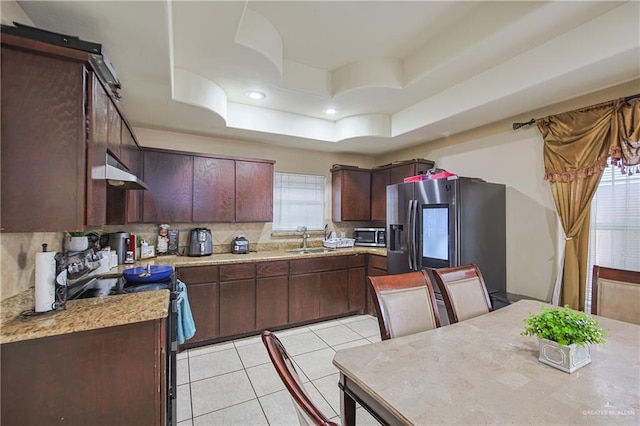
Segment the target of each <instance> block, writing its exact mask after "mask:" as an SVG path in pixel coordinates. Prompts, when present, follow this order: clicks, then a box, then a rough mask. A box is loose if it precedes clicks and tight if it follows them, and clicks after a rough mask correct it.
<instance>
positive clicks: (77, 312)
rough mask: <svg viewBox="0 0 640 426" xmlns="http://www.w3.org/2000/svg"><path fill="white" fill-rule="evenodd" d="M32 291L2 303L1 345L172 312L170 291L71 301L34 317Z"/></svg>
mask: <svg viewBox="0 0 640 426" xmlns="http://www.w3.org/2000/svg"><path fill="white" fill-rule="evenodd" d="M33 298H34V290H33V288H30V289H29V290H26V291H24V292H22V293H20V294H18V295H16V296H14V297H11V298H9V299H6V300H3V301H2V303H1V304H0V312H1V317H0V344H3V343H12V342H19V341H22V340H30V339H38V338H41V337H50V336H56V335H61V334H67V333H76V332H80V331H89V330H96V329H99V328H106V327H114V326H118V325H125V324H132V323H136V322H142V321H151V320H155V319H159V318H164V317H166V316H167V314H168V310H169V290H158V291H147V292H141V293H131V294H121V295H117V296H106V297H94V298H92V299H79V300H69V301H67V304H66V309H65V310H61V311H52V312H47V313H44V314H39V315H33V316H22V315H20V313H21V312H23V311H28V310H31V309H33V306H34V300H33Z"/></svg>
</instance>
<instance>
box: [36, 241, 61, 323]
mask: <svg viewBox="0 0 640 426" xmlns="http://www.w3.org/2000/svg"><path fill="white" fill-rule="evenodd" d="M55 256H56V253H55V252H53V251H47V252H40V253H36V292H35V293H36V294H35V299H36V306H35V311H36V312H48V311H50V310H52V309H53V303H54V302H55V300H56V297H55V289H56V287H55V279H56V259H55Z"/></svg>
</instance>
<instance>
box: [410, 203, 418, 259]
mask: <svg viewBox="0 0 640 426" xmlns="http://www.w3.org/2000/svg"><path fill="white" fill-rule="evenodd" d="M411 217H412V222H411V240H412V243H411V258H412V259H413V270H414V271H419V270H420V263H419V262H418V241H417V239H418V235H417V230H418V200H413V208H412V210H411Z"/></svg>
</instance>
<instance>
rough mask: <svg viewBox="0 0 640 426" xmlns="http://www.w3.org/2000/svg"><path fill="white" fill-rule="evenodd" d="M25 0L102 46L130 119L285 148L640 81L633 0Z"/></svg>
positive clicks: (639, 36)
mask: <svg viewBox="0 0 640 426" xmlns="http://www.w3.org/2000/svg"><path fill="white" fill-rule="evenodd" d="M18 4H19V5H20V6H21V7H22V9H23V10H24V11H25V13H26V14H27V15H28V16H29V18H30V19H31V20H32V21H33V22H34V24H35V25H36V26H38V27H40V28H43V29H47V30H50V31H55V32H60V33H64V34H68V35H75V36H78V37H80V38H81V39H83V40H88V41H94V42H97V43H101V44H102V45H103V49H104V51H105V53H106V55H107V56H108V57H109V59H110V60H111V62H112V63H113V65H114V67H115V69H116V71H117V73H118V77H119V79H120V81H121V83H122V90H121V94H122V101H121V105H122V107H123V109H124V111H125V113H126V115H127V118H128V119H129V121H130V122H131V124H132V125H134V126H139V127H147V128H155V129H163V130H173V131H180V132H190V133H196V134H202V135H208V136H213V137H221V138H225V139H236V138H237V139H242V140H251V141H259V142H262V143H267V144H277V145H283V146H288V147H294V148H304V149H314V150H321V151H332V152H357V153H366V154H370V155H376V154H382V153H385V152H389V151H394V150H398V149H402V148H405V147H408V146H411V145H415V144H419V143H424V142H428V141H432V140H435V139H439V138H442V137H446V136H449V135H452V134H455V133H458V132H461V131H465V130H468V129H471V128H474V127H477V126H481V125H484V124H488V123H491V122H495V121H498V120H502V119H505V118H508V117H512V116H515V115H518V114H523V113H526V112H528V111H532V110H535V109H538V108H541V107H544V106H547V105H551V104H554V103H557V102H561V101H564V100H567V99H570V98H573V97H576V96H580V95H584V94H587V93H590V92H594V91H598V90H601V89H604V88H607V87H611V86H614V85H617V84H621V83H624V82H628V81H631V80H634V79H637V78H639V77H640V20H639V19H638V16H640V3H639V2H637V1H629V2H614V1H602V2H586V1H568V2H545V1H531V2H527V1H513V2H508V1H494V2H483V1H468V2H464V1H433V2H432V1H406V2H405V1H371V2H369V1H351V2H342V1H226V2H225V1H140V2H137V1H111V2H103V1H80V2H78V1H71V2H59V1H43V2H39V1H18ZM247 90H259V91H261V92H263V93H264V94H266V98H265V99H263V100H259V101H258V100H251V99H249V98H247V97H246V96H245V92H246V91H247ZM329 107H331V108H335V109H336V111H337V113H336V114H334V115H327V114H326V113H324V110H325V109H327V108H329Z"/></svg>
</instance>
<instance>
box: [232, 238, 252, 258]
mask: <svg viewBox="0 0 640 426" xmlns="http://www.w3.org/2000/svg"><path fill="white" fill-rule="evenodd" d="M231 253H233V254H247V253H249V240H247V239H246V238H245V237H244V235H239V236H237V237H236V238H234V239H233V241H232V242H231Z"/></svg>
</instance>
